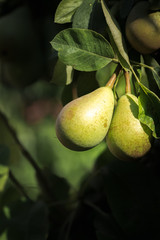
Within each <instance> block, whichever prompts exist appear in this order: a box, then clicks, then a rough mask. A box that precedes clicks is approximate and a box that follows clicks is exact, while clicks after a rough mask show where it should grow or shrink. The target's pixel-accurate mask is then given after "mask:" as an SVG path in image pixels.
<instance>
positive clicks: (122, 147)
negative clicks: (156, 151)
mask: <svg viewBox="0 0 160 240" xmlns="http://www.w3.org/2000/svg"><path fill="white" fill-rule="evenodd" d="M151 139H152V134H151V130H150V129H149V128H148V127H147V126H146V125H143V124H142V123H141V122H140V121H139V119H138V99H137V97H136V96H134V95H133V94H131V93H126V94H125V95H123V96H121V97H120V99H119V100H118V104H117V107H116V109H115V112H114V115H113V119H112V122H111V125H110V128H109V131H108V134H107V137H106V141H107V145H108V148H109V150H110V151H111V152H112V154H113V155H114V156H116V157H117V158H119V159H121V160H132V159H137V158H140V157H142V156H144V155H145V154H146V153H147V152H148V151H149V150H150V148H151Z"/></svg>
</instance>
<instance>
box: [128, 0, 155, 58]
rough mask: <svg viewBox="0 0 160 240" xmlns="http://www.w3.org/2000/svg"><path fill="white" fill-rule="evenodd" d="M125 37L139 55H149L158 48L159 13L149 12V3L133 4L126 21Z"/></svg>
mask: <svg viewBox="0 0 160 240" xmlns="http://www.w3.org/2000/svg"><path fill="white" fill-rule="evenodd" d="M126 37H127V39H128V41H129V42H130V44H131V45H132V47H133V48H134V49H135V50H137V51H138V52H140V53H143V54H149V53H152V52H154V51H156V50H158V49H159V48H160V11H154V12H149V3H148V2H147V1H141V2H138V3H137V4H135V6H134V7H133V8H132V10H131V12H130V13H129V15H128V18H127V21H126Z"/></svg>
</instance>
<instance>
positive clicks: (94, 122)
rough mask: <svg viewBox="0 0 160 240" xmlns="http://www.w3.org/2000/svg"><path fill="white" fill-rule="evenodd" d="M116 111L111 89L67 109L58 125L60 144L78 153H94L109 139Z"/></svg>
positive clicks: (82, 99) (95, 92) (59, 118)
mask: <svg viewBox="0 0 160 240" xmlns="http://www.w3.org/2000/svg"><path fill="white" fill-rule="evenodd" d="M113 109H114V95H113V91H112V89H111V88H110V87H108V86H105V87H100V88H98V89H96V90H94V91H93V92H91V93H89V94H86V95H84V96H82V97H79V98H77V99H75V100H73V101H71V102H70V103H68V104H67V105H65V106H64V107H63V109H62V110H61V112H60V114H59V116H58V118H57V121H56V134H57V137H58V139H59V140H60V142H61V143H62V144H63V145H64V146H65V147H67V148H69V149H71V150H75V151H83V150H87V149H90V148H92V147H94V146H96V145H97V144H99V143H100V142H101V141H102V140H103V139H104V138H105V136H106V134H107V131H108V129H109V126H110V122H111V119H112V114H113Z"/></svg>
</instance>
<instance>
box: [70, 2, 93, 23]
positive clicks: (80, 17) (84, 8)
mask: <svg viewBox="0 0 160 240" xmlns="http://www.w3.org/2000/svg"><path fill="white" fill-rule="evenodd" d="M95 1H96V0H85V1H83V3H82V4H81V6H80V7H79V8H78V9H77V11H76V12H75V14H74V16H73V24H72V27H73V28H89V24H90V18H91V13H92V9H93V7H94V3H95Z"/></svg>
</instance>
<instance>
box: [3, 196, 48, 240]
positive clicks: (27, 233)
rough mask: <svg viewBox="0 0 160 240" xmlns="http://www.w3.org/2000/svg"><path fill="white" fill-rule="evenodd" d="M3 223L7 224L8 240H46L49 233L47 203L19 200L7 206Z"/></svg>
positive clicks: (4, 209)
mask: <svg viewBox="0 0 160 240" xmlns="http://www.w3.org/2000/svg"><path fill="white" fill-rule="evenodd" d="M0 214H1V215H2V214H3V216H4V217H3V221H5V222H6V224H5V225H6V226H5V229H6V230H7V240H9V239H16V240H21V239H24V238H25V239H29V240H45V239H46V238H47V233H48V209H47V206H46V205H45V203H43V202H41V201H38V202H36V203H32V202H27V201H26V200H19V201H16V202H14V203H12V204H11V205H8V206H5V207H4V208H3V211H2V212H1V213H0Z"/></svg>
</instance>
